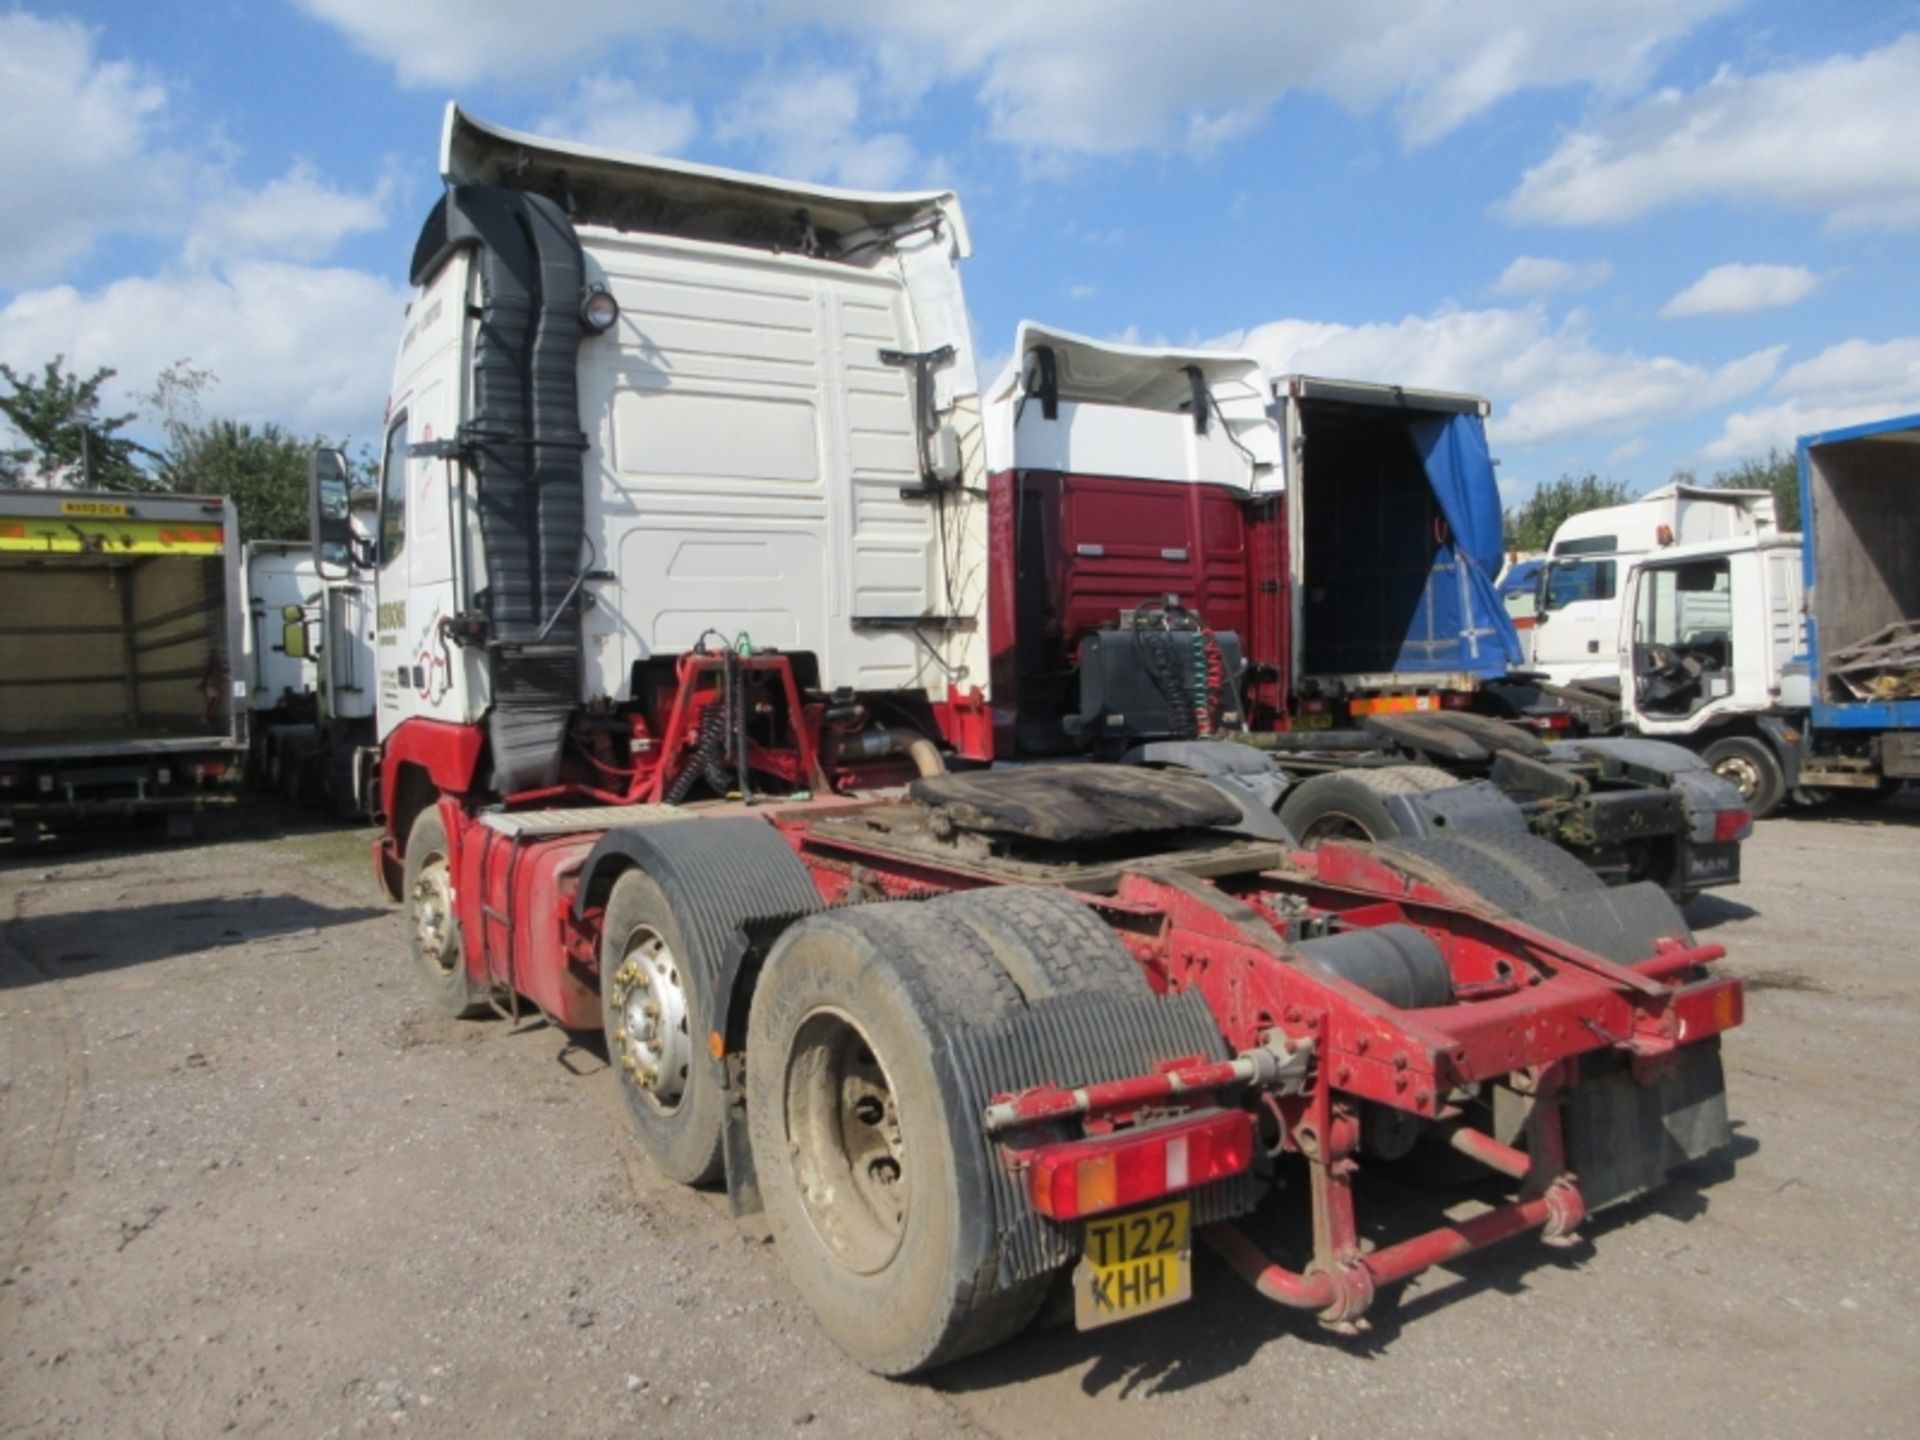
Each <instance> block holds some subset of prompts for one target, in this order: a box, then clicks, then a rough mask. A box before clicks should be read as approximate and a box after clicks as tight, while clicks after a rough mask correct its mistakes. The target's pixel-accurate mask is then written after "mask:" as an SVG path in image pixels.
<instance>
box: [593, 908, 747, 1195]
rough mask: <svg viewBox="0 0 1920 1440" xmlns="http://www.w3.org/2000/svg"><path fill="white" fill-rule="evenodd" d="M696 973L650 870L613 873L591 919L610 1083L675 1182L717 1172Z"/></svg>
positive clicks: (716, 1097) (714, 1115)
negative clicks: (697, 1044)
mask: <svg viewBox="0 0 1920 1440" xmlns="http://www.w3.org/2000/svg"><path fill="white" fill-rule="evenodd" d="M702 984H703V977H702V975H701V971H700V966H699V965H697V964H695V963H693V962H692V960H691V957H690V956H689V953H688V950H687V944H686V939H685V936H684V935H683V934H682V931H681V928H680V923H679V921H678V919H677V918H676V917H675V915H674V913H673V907H672V906H671V905H669V904H668V903H667V897H666V896H665V895H664V894H662V893H661V890H660V887H659V885H657V884H656V883H655V882H654V880H653V877H651V876H650V875H648V874H647V873H646V872H645V871H642V870H628V871H627V872H626V873H625V874H623V875H621V877H620V878H619V879H618V880H616V881H615V882H614V886H613V892H612V894H610V895H609V896H608V897H607V909H606V917H605V919H604V920H603V921H602V923H601V928H600V1006H601V1016H602V1020H603V1023H604V1024H605V1026H606V1032H607V1059H608V1061H609V1063H610V1064H611V1065H612V1066H613V1073H614V1083H615V1084H617V1085H618V1086H619V1087H620V1098H621V1099H622V1100H623V1101H625V1102H626V1107H627V1117H628V1119H629V1120H630V1121H631V1122H632V1124H633V1129H634V1133H635V1134H636V1135H637V1136H639V1138H640V1144H641V1145H642V1147H644V1148H645V1150H646V1152H647V1154H648V1155H649V1156H650V1157H651V1158H652V1160H653V1163H654V1164H655V1165H657V1166H658V1167H659V1168H660V1171H661V1173H662V1174H664V1175H666V1176H667V1178H668V1179H670V1180H677V1181H678V1182H679V1183H681V1184H682V1185H708V1184H711V1183H712V1182H713V1181H714V1180H716V1179H718V1178H719V1176H720V1172H721V1168H722V1155H721V1150H720V1127H721V1122H722V1121H723V1119H724V1118H725V1110H726V1097H725V1096H724V1095H722V1094H721V1093H720V1086H719V1085H718V1084H717V1083H716V1082H715V1080H714V1078H713V1076H712V1074H711V1073H710V1071H709V1069H708V1066H707V1065H706V1063H705V1061H704V1059H703V1057H701V1056H698V1055H696V1054H694V1050H693V1035H694V1020H693V1017H694V1016H696V1015H704V1014H706V1013H708V1010H707V1007H706V998H707V997H706V996H705V995H704V994H702V993H701V987H702Z"/></svg>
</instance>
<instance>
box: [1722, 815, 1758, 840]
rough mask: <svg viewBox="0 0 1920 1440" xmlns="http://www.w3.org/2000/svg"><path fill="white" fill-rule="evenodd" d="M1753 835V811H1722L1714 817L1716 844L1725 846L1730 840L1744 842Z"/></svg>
mask: <svg viewBox="0 0 1920 1440" xmlns="http://www.w3.org/2000/svg"><path fill="white" fill-rule="evenodd" d="M1752 833H1753V812H1752V811H1751V810H1722V811H1720V812H1719V813H1718V814H1717V815H1715V816H1714V817H1713V839H1714V843H1715V844H1722V845H1723V844H1725V843H1726V842H1727V841H1729V840H1744V839H1746V838H1747V836H1749V835H1751V834H1752Z"/></svg>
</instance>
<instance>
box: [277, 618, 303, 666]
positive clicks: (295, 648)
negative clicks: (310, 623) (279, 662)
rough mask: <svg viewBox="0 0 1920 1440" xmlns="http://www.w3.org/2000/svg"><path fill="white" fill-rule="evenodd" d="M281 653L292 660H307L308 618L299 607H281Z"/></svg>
mask: <svg viewBox="0 0 1920 1440" xmlns="http://www.w3.org/2000/svg"><path fill="white" fill-rule="evenodd" d="M280 619H281V621H282V624H281V626H280V653H281V654H282V655H285V656H286V657H287V658H288V659H290V660H304V659H306V658H307V617H306V614H305V612H304V611H302V610H301V608H300V607H299V606H298V605H282V606H281V607H280Z"/></svg>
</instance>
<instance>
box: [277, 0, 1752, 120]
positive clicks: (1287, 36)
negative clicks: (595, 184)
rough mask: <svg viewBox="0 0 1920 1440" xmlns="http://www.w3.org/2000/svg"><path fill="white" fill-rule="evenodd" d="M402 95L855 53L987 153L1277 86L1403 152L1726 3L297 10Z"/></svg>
mask: <svg viewBox="0 0 1920 1440" xmlns="http://www.w3.org/2000/svg"><path fill="white" fill-rule="evenodd" d="M300 3H301V4H302V5H304V7H305V8H306V9H307V10H308V11H309V12H311V13H313V14H314V15H316V16H319V17H320V18H321V19H323V20H326V21H328V22H330V23H332V24H334V25H335V26H337V27H338V28H339V29H340V30H342V31H343V32H344V33H345V34H346V35H347V36H348V37H349V39H350V40H351V41H352V42H353V43H354V44H355V45H357V46H359V47H360V49H362V50H363V51H365V52H366V53H367V54H369V55H372V56H374V57H375V58H377V59H379V60H382V61H385V62H386V63H388V64H390V65H392V66H393V68H394V71H395V73H396V74H397V75H398V77H399V78H400V80H401V81H402V83H405V84H409V85H432V86H446V85H463V84H469V83H472V82H475V81H478V80H482V79H509V80H511V79H521V80H525V79H528V78H530V77H535V76H541V75H544V74H550V73H551V72H552V71H554V70H555V69H557V68H558V67H560V66H562V65H564V64H567V63H573V62H578V61H580V60H582V59H584V58H588V57H592V56H594V55H596V54H598V53H600V52H601V51H602V50H603V49H604V47H605V46H606V45H608V44H609V43H610V42H615V41H627V40H633V41H638V42H640V43H643V44H646V45H649V46H652V47H655V49H656V51H660V50H664V47H666V46H668V45H670V44H671V43H672V42H674V41H676V40H682V39H691V40H693V41H696V42H710V43H719V44H724V45H730V46H733V47H735V48H737V49H739V50H743V51H747V50H750V51H753V52H755V53H765V51H766V50H767V49H768V47H769V46H770V45H777V44H779V43H780V42H782V41H785V40H789V39H792V38H794V37H796V36H802V35H812V36H819V37H824V38H826V39H828V40H829V41H832V42H845V41H851V42H852V44H853V45H854V46H855V47H856V48H857V50H858V53H859V56H860V59H861V61H862V62H863V63H870V64H871V65H872V66H873V67H874V69H875V72H876V78H877V80H878V81H879V82H880V85H881V87H882V88H883V89H885V90H887V91H889V92H890V94H891V96H892V98H896V99H898V98H911V97H914V96H918V95H920V94H923V93H924V92H925V91H926V90H927V89H928V88H930V87H931V86H932V85H934V84H936V83H939V82H941V81H948V82H953V83H959V84H965V85H971V86H972V87H973V89H974V95H975V99H976V100H977V102H978V103H979V104H980V105H981V106H982V107H983V108H984V109H985V111H986V112H987V116H988V123H989V129H990V132H991V133H992V134H993V136H994V137H995V138H997V139H999V140H1002V141H1005V142H1006V143H1008V144H1010V145H1014V146H1016V147H1019V148H1021V149H1023V150H1028V151H1034V152H1049V151H1055V152H1059V151H1066V152H1082V153H1092V154H1117V153H1123V152H1126V151H1129V150H1134V149H1140V148H1162V149H1168V148H1176V147H1186V148H1188V149H1191V150H1195V151H1199V152H1204V151H1206V150H1208V149H1210V148H1212V147H1214V146H1216V145H1218V144H1219V143H1220V142H1221V141H1222V140H1224V139H1227V138H1230V137H1231V136H1233V135H1235V134H1238V133H1241V132H1242V131H1244V130H1245V129H1246V128H1247V127H1248V126H1250V125H1253V124H1255V123H1257V122H1258V121H1259V119H1260V118H1261V117H1262V116H1263V115H1264V114H1265V113H1266V111H1267V110H1268V108H1269V107H1271V106H1272V105H1273V103H1274V102H1275V101H1276V100H1278V99H1279V98H1280V97H1281V96H1282V95H1283V94H1285V93H1286V92H1288V91H1289V90H1294V89H1307V90H1312V91H1315V92H1317V93H1319V94H1322V95H1326V96H1329V97H1331V98H1332V99H1333V100H1335V101H1336V102H1338V103H1339V104H1342V105H1344V106H1346V107H1347V108H1349V109H1351V110H1354V111H1356V112H1362V113H1373V112H1377V111H1382V110H1385V111H1388V112H1390V113H1391V115H1392V116H1393V119H1394V121H1395V124H1396V125H1397V127H1398V129H1399V130H1400V133H1401V135H1402V137H1403V138H1404V139H1405V140H1406V142H1407V143H1409V144H1412V145H1422V144H1426V143H1429V142H1431V141H1433V140H1436V139H1439V138H1440V137H1441V136H1443V135H1445V134H1447V133H1448V132H1449V131H1451V130H1453V129H1455V128H1457V127H1458V126H1459V125H1461V124H1463V123H1465V122H1466V121H1467V120H1469V119H1471V118H1473V117H1474V116H1476V115H1478V114H1480V113H1482V112H1484V111H1485V110H1487V109H1488V108H1490V107H1491V106H1493V105H1495V104H1497V103H1499V102H1500V101H1501V100H1503V99H1505V98H1506V97H1507V96H1509V95H1512V94H1515V93H1517V92H1519V91H1522V90H1526V89H1531V88H1540V87H1551V86H1565V85H1581V86H1592V87H1597V88H1598V89H1600V90H1602V91H1603V92H1606V93H1621V94H1624V93H1630V92H1631V91H1632V90H1634V89H1635V88H1637V87H1638V86H1640V85H1642V84H1644V83H1645V81H1646V78H1647V76H1648V75H1649V73H1650V72H1651V67H1652V64H1653V62H1654V60H1655V58H1656V57H1657V56H1658V55H1659V53H1660V52H1661V51H1662V50H1663V49H1664V48H1665V47H1666V46H1667V45H1669V44H1670V43H1672V42H1673V41H1674V40H1676V39H1678V38H1679V37H1681V36H1683V35H1685V34H1687V33H1688V32H1690V31H1691V30H1692V29H1693V28H1694V27H1695V26H1697V25H1698V24H1699V23H1700V22H1701V21H1702V20H1703V19H1705V18H1707V17H1709V16H1711V15H1714V14H1716V13H1719V12H1721V11H1724V10H1726V9H1728V8H1731V6H1732V5H1733V4H1734V3H1736V0H1609V3H1607V4H1605V5H1596V4H1593V3H1592V0H1471V3H1470V0H1423V3H1419V4H1409V3H1407V0H1348V3H1346V4H1344V5H1341V6H1337V7H1336V6H1320V5H1278V4H1274V3H1273V0H1215V3H1213V4H1210V5H1208V6H1207V7H1205V10H1204V13H1203V18H1202V19H1201V20H1200V21H1198V22H1197V23H1180V21H1179V20H1178V18H1177V17H1175V16H1174V15H1172V14H1171V13H1170V12H1169V10H1168V8H1167V6H1166V5H1165V3H1164V0H1053V3H1051V4H1047V5H1035V4H1031V3H1026V0H920V3H916V4H912V5H902V4H899V3H898V0H733V3H726V0H709V3H705V4H698V3H695V0H655V3H650V4H648V5H645V6H640V5H634V4H632V3H631V0H577V3H575V4H573V5H571V6H570V7H568V10H567V13H566V19H565V23H555V21H554V19H553V13H552V8H551V6H550V5H549V4H548V3H547V0H493V3H491V4H488V5H485V6H475V5H472V4H471V3H469V0H412V3H409V4H395V3H393V0H300Z"/></svg>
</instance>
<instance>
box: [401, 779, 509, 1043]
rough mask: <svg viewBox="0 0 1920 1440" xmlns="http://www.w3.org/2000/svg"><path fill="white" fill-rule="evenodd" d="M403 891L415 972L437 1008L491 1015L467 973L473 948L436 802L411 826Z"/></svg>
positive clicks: (462, 1015)
mask: <svg viewBox="0 0 1920 1440" xmlns="http://www.w3.org/2000/svg"><path fill="white" fill-rule="evenodd" d="M404 877H405V878H404V879H403V880H402V882H401V889H400V893H401V895H403V896H404V897H405V898H406V905H407V918H408V920H409V921H410V922H411V923H410V924H409V927H408V929H409V932H410V933H409V937H408V949H409V951H410V952H411V954H412V955H413V968H414V973H416V974H417V975H419V977H420V980H421V984H422V985H423V986H424V988H425V989H426V992H427V996H428V998H429V999H430V1000H432V1002H433V1004H434V1008H435V1009H437V1010H439V1011H440V1012H441V1013H442V1014H444V1015H450V1016H452V1017H453V1018H454V1019H455V1020H471V1019H473V1018H475V1017H476V1016H480V1015H485V1014H486V1013H487V1012H488V1008H489V1007H488V1005H487V1003H486V1000H485V998H484V997H482V998H480V999H477V1000H476V999H475V998H474V993H473V984H472V981H471V980H470V979H469V978H468V976H467V950H466V945H465V942H464V941H463V939H462V937H461V934H460V917H459V915H458V914H456V913H455V911H454V907H453V871H452V868H451V867H450V866H449V864H448V863H447V827H446V826H445V825H444V824H443V823H441V820H440V812H439V810H437V809H435V808H434V807H432V806H429V807H428V808H427V809H425V810H422V811H421V812H420V814H419V816H418V818H416V819H415V820H414V822H413V828H412V829H411V830H409V831H408V832H407V857H406V868H405V871H404Z"/></svg>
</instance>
